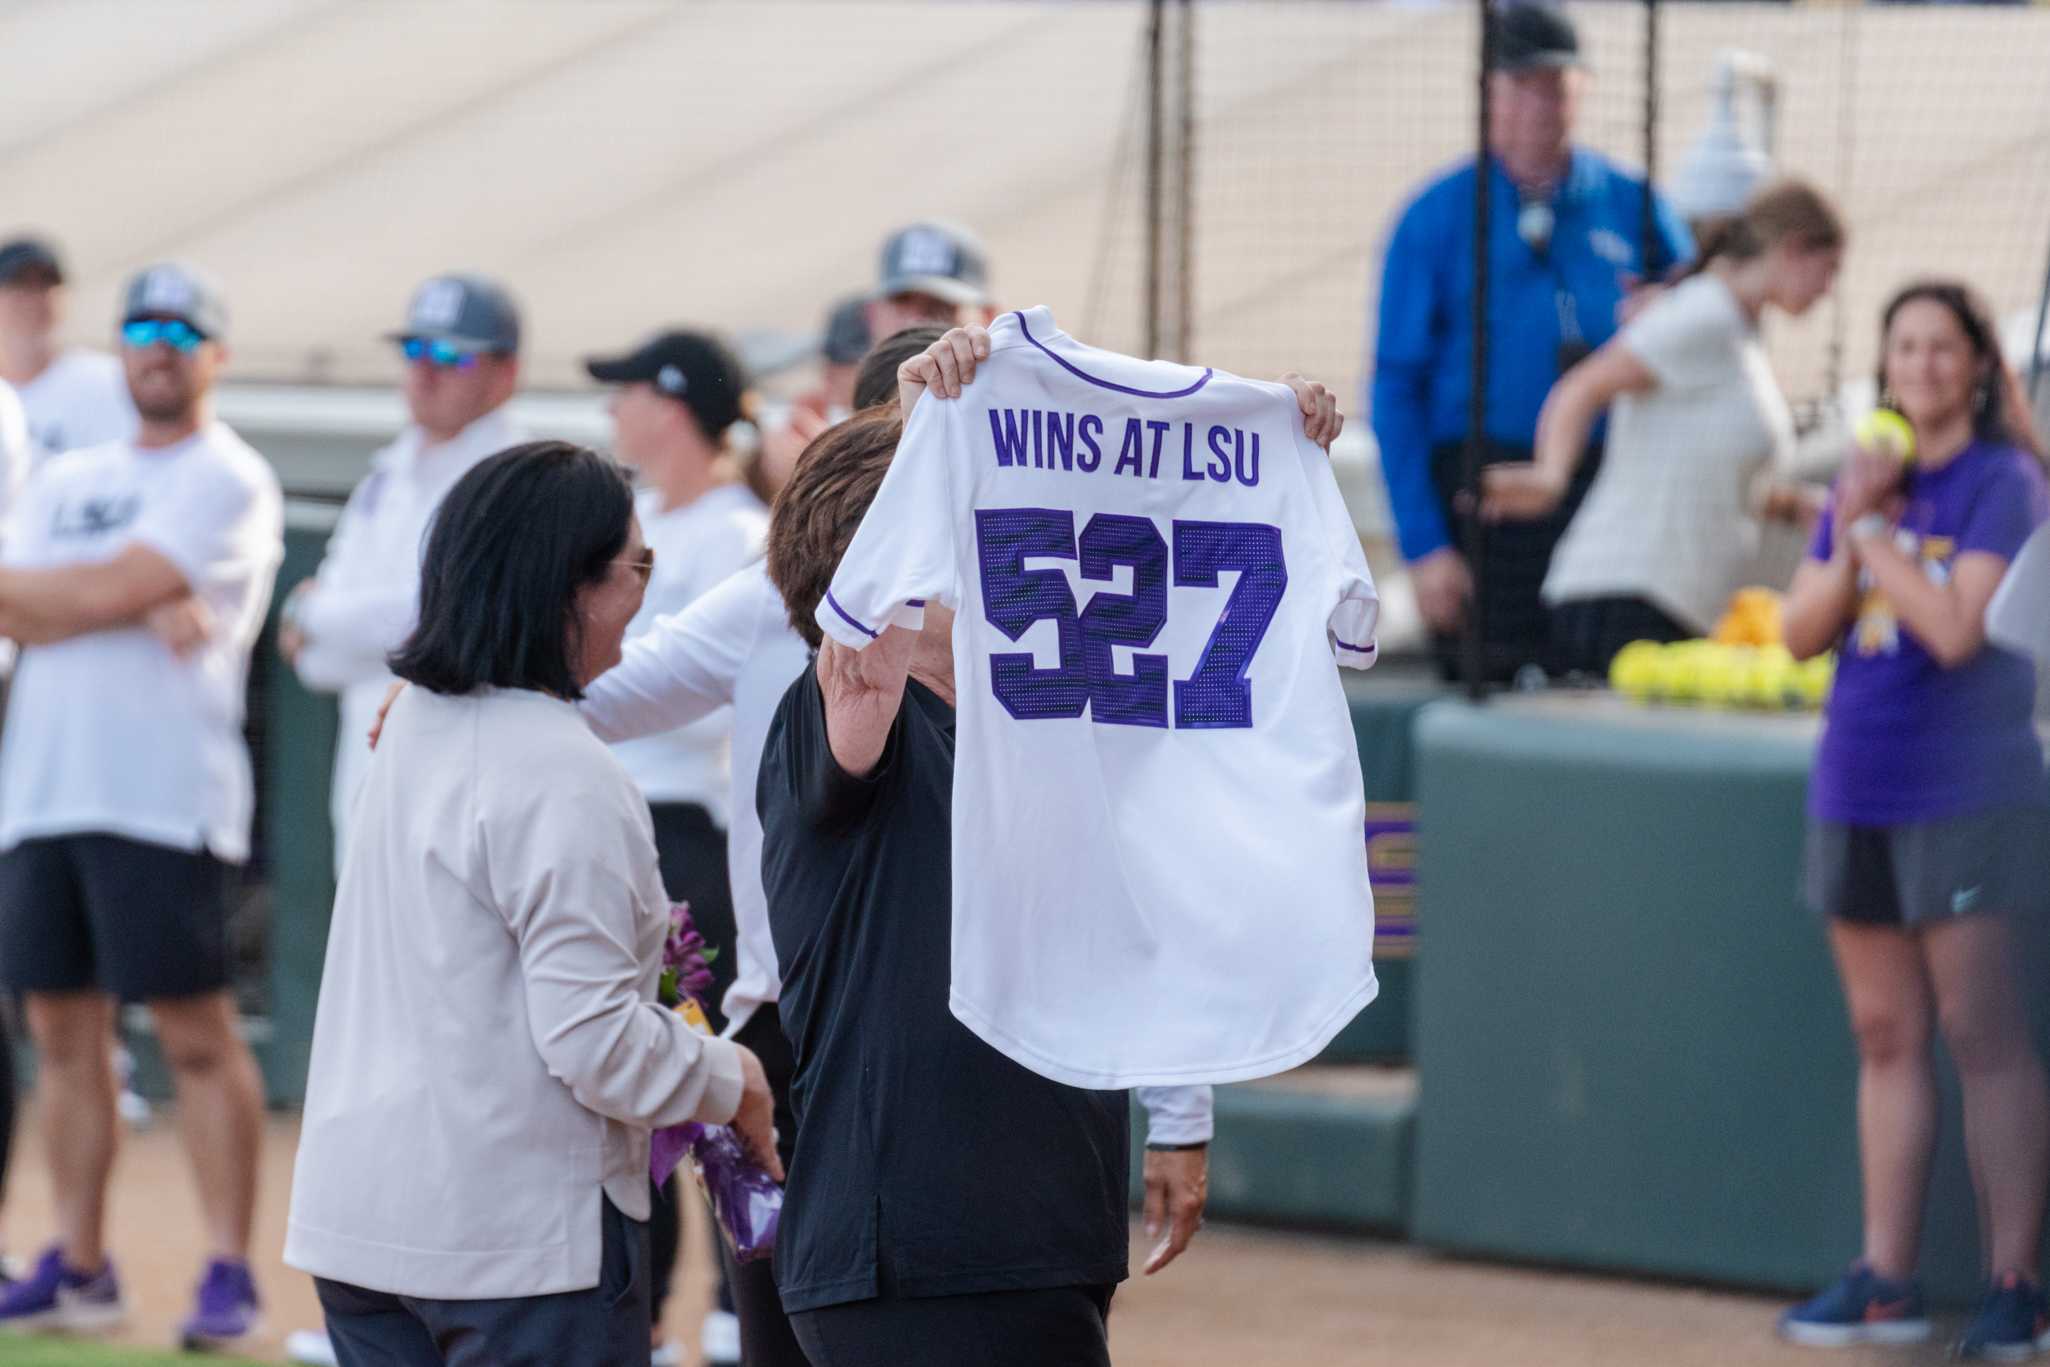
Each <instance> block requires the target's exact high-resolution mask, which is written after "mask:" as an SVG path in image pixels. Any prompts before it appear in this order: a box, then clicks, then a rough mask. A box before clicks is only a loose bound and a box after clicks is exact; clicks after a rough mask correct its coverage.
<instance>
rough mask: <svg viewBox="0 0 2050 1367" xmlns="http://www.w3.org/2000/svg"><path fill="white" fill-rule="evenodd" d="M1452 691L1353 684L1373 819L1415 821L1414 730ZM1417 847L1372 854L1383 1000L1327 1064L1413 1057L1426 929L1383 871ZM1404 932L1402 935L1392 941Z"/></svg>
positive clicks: (1393, 844)
mask: <svg viewBox="0 0 2050 1367" xmlns="http://www.w3.org/2000/svg"><path fill="white" fill-rule="evenodd" d="M1446 696H1447V691H1446V690H1445V689H1444V688H1443V687H1442V686H1440V685H1438V684H1435V683H1432V682H1428V681H1426V680H1424V679H1422V678H1419V677H1416V676H1414V675H1411V676H1404V675H1402V674H1401V673H1399V672H1389V673H1386V674H1384V673H1383V672H1382V671H1381V670H1374V671H1371V672H1369V673H1367V674H1365V675H1362V676H1359V677H1358V678H1356V679H1352V678H1349V679H1348V680H1347V686H1346V697H1347V700H1348V701H1349V703H1350V704H1351V707H1352V729H1353V738H1354V742H1355V743H1356V744H1357V746H1358V747H1359V756H1360V772H1361V773H1362V774H1363V775H1364V776H1365V779H1366V788H1367V803H1368V819H1369V820H1370V821H1380V820H1386V821H1389V822H1391V823H1395V824H1398V825H1399V824H1400V823H1402V822H1404V821H1406V820H1407V819H1408V818H1409V817H1410V816H1411V815H1413V813H1412V812H1411V811H1410V810H1409V809H1410V808H1411V807H1412V805H1413V804H1414V802H1415V799H1416V777H1415V775H1416V765H1415V759H1414V747H1413V745H1412V743H1411V734H1410V733H1411V729H1412V726H1413V724H1414V722H1415V721H1416V717H1417V714H1418V713H1419V712H1421V711H1422V710H1423V708H1424V707H1425V706H1426V705H1427V704H1429V703H1431V702H1434V701H1436V700H1438V699H1440V698H1444V697H1446ZM1409 846H1410V842H1407V841H1403V840H1401V839H1400V838H1399V837H1395V838H1391V839H1389V840H1387V841H1376V842H1375V844H1374V845H1373V846H1370V848H1369V855H1370V858H1371V859H1372V860H1373V861H1374V863H1375V865H1376V868H1375V881H1376V886H1375V889H1374V893H1375V899H1376V908H1375V909H1376V912H1377V919H1378V922H1379V934H1378V936H1377V949H1376V957H1375V962H1374V972H1375V975H1376V976H1377V977H1379V978H1380V980H1381V995H1380V996H1378V997H1376V998H1375V999H1374V1001H1373V1003H1372V1004H1371V1005H1370V1006H1368V1007H1367V1009H1366V1010H1364V1011H1362V1012H1360V1014H1359V1015H1357V1016H1355V1017H1354V1018H1353V1020H1352V1022H1351V1023H1350V1024H1349V1025H1347V1026H1346V1027H1345V1029H1343V1030H1341V1031H1340V1032H1339V1033H1338V1037H1337V1038H1336V1039H1334V1040H1332V1041H1331V1044H1330V1046H1329V1047H1328V1048H1326V1049H1325V1051H1324V1053H1323V1054H1322V1055H1321V1056H1320V1060H1319V1061H1320V1062H1324V1063H1365V1062H1401V1061H1404V1060H1406V1059H1408V1058H1409V1056H1410V1034H1411V1025H1410V1021H1411V1017H1412V1014H1413V1010H1414V1008H1413V1000H1412V999H1413V995H1414V993H1413V984H1414V982H1415V978H1416V959H1415V957H1414V956H1415V955H1416V954H1418V953H1420V952H1421V950H1420V949H1418V948H1417V945H1418V943H1419V941H1420V939H1421V931H1420V929H1418V923H1417V922H1415V921H1413V920H1412V919H1411V917H1412V916H1413V913H1414V911H1415V908H1416V902H1415V899H1414V896H1413V895H1405V894H1408V893H1409V889H1407V888H1404V887H1402V886H1400V879H1399V875H1396V876H1395V877H1393V878H1391V876H1390V871H1389V870H1387V869H1385V868H1383V867H1380V866H1381V865H1382V864H1384V863H1385V862H1386V861H1387V859H1388V858H1389V856H1390V853H1391V852H1395V853H1397V854H1398V855H1399V854H1400V852H1401V851H1402V850H1404V849H1406V848H1408V847H1409ZM1391 932H1400V933H1391Z"/></svg>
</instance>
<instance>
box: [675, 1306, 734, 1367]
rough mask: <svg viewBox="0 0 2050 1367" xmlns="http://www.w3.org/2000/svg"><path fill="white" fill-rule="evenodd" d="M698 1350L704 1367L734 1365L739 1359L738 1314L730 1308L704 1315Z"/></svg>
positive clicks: (731, 1366) (728, 1366)
mask: <svg viewBox="0 0 2050 1367" xmlns="http://www.w3.org/2000/svg"><path fill="white" fill-rule="evenodd" d="M698 1351H699V1352H700V1353H702V1354H703V1355H704V1360H705V1367H734V1364H737V1363H738V1362H739V1361H740V1316H738V1315H736V1314H734V1313H733V1312H732V1311H731V1310H714V1311H712V1312H711V1313H710V1314H709V1315H706V1316H705V1327H704V1328H703V1329H701V1330H699V1331H698ZM657 1367H660V1364H659V1363H658V1364H657Z"/></svg>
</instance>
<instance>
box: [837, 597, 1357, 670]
mask: <svg viewBox="0 0 2050 1367" xmlns="http://www.w3.org/2000/svg"><path fill="white" fill-rule="evenodd" d="M827 596H828V597H830V596H831V595H830V594H829V595H827ZM840 615H841V616H842V617H845V616H846V615H847V614H846V613H844V612H843V613H841V614H840ZM855 625H856V626H860V625H861V623H859V622H856V623H855ZM1331 639H1332V640H1334V641H1338V638H1337V637H1336V636H1334V637H1332V638H1331ZM1338 644H1339V645H1340V646H1342V647H1343V648H1344V649H1346V650H1350V651H1352V652H1353V653H1354V654H1355V655H1372V654H1373V653H1374V652H1375V651H1377V650H1379V649H1380V648H1381V643H1380V642H1379V641H1376V642H1374V643H1373V644H1372V645H1364V646H1356V645H1354V644H1353V643H1352V642H1351V641H1338Z"/></svg>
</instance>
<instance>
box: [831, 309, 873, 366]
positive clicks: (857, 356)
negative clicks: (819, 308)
mask: <svg viewBox="0 0 2050 1367" xmlns="http://www.w3.org/2000/svg"><path fill="white" fill-rule="evenodd" d="M870 340H871V339H870V337H869V335H868V296H866V295H859V294H858V295H856V296H855V297H854V298H852V299H842V300H841V301H840V302H839V303H837V304H835V305H833V311H832V312H831V313H829V314H827V315H826V335H825V336H824V337H823V338H821V339H820V340H819V350H820V351H821V352H822V353H824V355H825V358H826V361H827V363H828V364H831V365H860V364H861V358H862V357H864V356H866V355H868V348H869V342H870Z"/></svg>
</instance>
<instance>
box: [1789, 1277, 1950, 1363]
mask: <svg viewBox="0 0 2050 1367" xmlns="http://www.w3.org/2000/svg"><path fill="white" fill-rule="evenodd" d="M1779 1330H1780V1337H1781V1338H1783V1339H1785V1340H1786V1341H1787V1342H1789V1343H1798V1344H1800V1345H1802V1346H1803V1347H1806V1348H1849V1347H1851V1346H1852V1345H1854V1344H1860V1343H1884V1344H1896V1343H1921V1342H1923V1341H1924V1340H1926V1339H1927V1338H1928V1337H1929V1316H1928V1314H1927V1313H1926V1312H1925V1311H1924V1310H1923V1308H1922V1288H1921V1287H1920V1286H1919V1285H1917V1284H1916V1283H1914V1282H1912V1281H1906V1282H1890V1281H1888V1280H1887V1279H1886V1278H1884V1277H1882V1276H1880V1275H1879V1274H1878V1273H1876V1272H1874V1271H1873V1270H1872V1269H1871V1268H1870V1267H1868V1266H1867V1265H1865V1264H1864V1263H1862V1262H1858V1263H1853V1264H1851V1269H1850V1271H1848V1272H1846V1273H1844V1275H1843V1276H1841V1277H1839V1278H1837V1281H1836V1285H1834V1286H1832V1287H1830V1288H1829V1289H1828V1290H1827V1291H1824V1292H1823V1293H1822V1294H1821V1295H1819V1296H1817V1297H1816V1298H1815V1299H1814V1300H1812V1301H1809V1302H1808V1303H1807V1304H1805V1305H1797V1306H1795V1307H1794V1308H1793V1309H1792V1310H1789V1311H1787V1313H1786V1314H1784V1315H1781V1316H1780V1324H1779Z"/></svg>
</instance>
